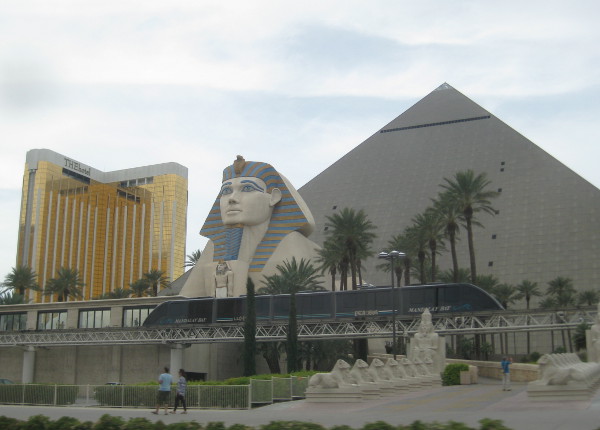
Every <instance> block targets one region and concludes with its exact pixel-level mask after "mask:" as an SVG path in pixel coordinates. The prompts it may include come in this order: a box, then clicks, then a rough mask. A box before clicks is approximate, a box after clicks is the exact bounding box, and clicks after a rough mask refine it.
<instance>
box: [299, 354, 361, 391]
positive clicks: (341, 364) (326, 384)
mask: <svg viewBox="0 0 600 430" xmlns="http://www.w3.org/2000/svg"><path fill="white" fill-rule="evenodd" d="M356 385H357V384H356V380H355V379H354V377H353V376H352V375H351V374H350V365H349V364H348V363H346V362H345V361H344V360H338V361H337V362H336V363H335V366H333V369H332V370H331V372H329V373H315V374H314V375H312V376H311V377H310V379H309V380H308V387H309V388H341V387H344V386H356Z"/></svg>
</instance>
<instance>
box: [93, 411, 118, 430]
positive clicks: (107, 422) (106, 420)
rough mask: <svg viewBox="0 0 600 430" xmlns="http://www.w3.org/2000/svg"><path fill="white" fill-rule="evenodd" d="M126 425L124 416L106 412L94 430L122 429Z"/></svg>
mask: <svg viewBox="0 0 600 430" xmlns="http://www.w3.org/2000/svg"><path fill="white" fill-rule="evenodd" d="M124 425H125V421H123V418H121V417H113V416H111V415H108V414H104V415H102V416H101V417H100V419H99V420H98V422H97V423H96V424H95V425H94V430H121V429H122V428H123V426H124Z"/></svg>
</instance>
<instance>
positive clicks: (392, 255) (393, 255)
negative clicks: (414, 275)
mask: <svg viewBox="0 0 600 430" xmlns="http://www.w3.org/2000/svg"><path fill="white" fill-rule="evenodd" d="M405 256H406V254H405V253H403V252H400V251H390V252H383V251H382V252H380V253H379V258H383V259H385V260H390V264H391V272H392V354H393V356H394V360H395V359H396V282H394V275H395V271H394V260H396V259H400V258H402V257H405Z"/></svg>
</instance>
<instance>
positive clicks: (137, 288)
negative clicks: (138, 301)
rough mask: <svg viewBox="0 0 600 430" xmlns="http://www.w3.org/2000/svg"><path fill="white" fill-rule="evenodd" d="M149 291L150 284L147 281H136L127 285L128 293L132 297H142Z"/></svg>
mask: <svg viewBox="0 0 600 430" xmlns="http://www.w3.org/2000/svg"><path fill="white" fill-rule="evenodd" d="M149 289H150V282H149V281H148V280H147V279H144V278H142V279H138V280H137V281H134V282H132V283H130V284H129V291H131V294H133V297H144V296H145V295H147V294H148V290H149Z"/></svg>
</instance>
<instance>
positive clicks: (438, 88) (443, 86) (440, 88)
mask: <svg viewBox="0 0 600 430" xmlns="http://www.w3.org/2000/svg"><path fill="white" fill-rule="evenodd" d="M453 89H454V88H452V86H451V85H450V84H448V83H447V82H444V83H443V84H442V85H440V86H439V87H437V88H436V89H435V90H433V91H440V90H453Z"/></svg>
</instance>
